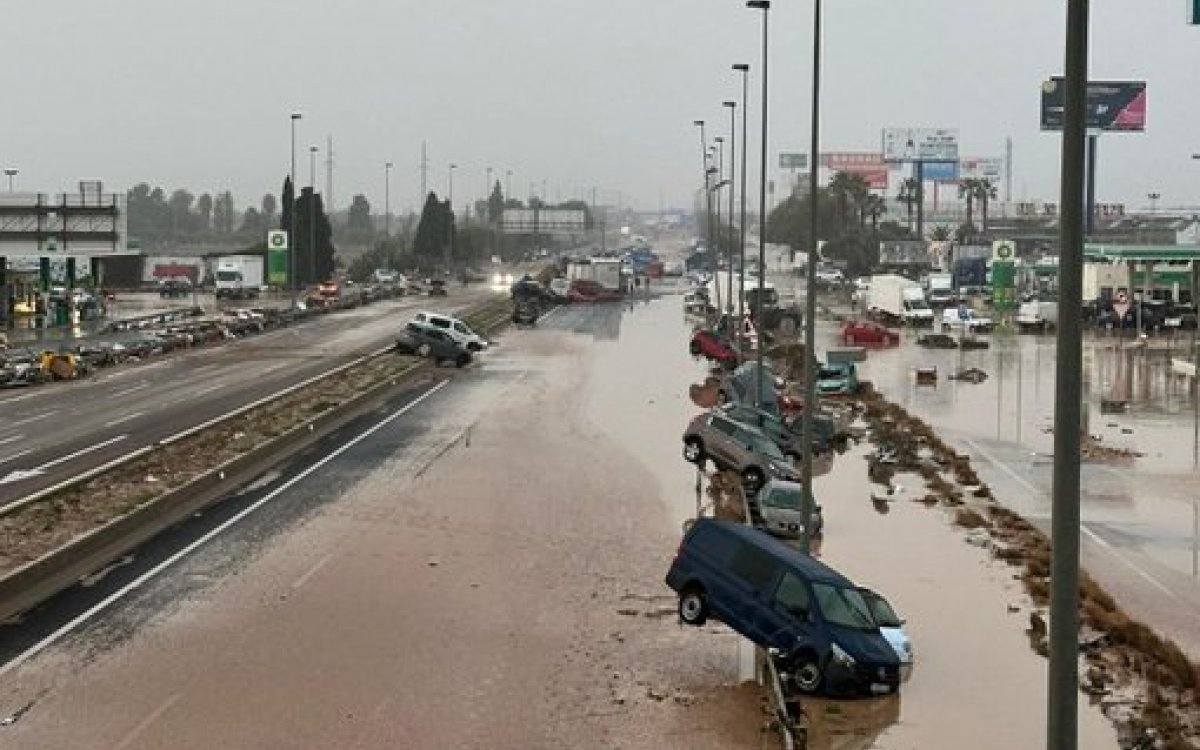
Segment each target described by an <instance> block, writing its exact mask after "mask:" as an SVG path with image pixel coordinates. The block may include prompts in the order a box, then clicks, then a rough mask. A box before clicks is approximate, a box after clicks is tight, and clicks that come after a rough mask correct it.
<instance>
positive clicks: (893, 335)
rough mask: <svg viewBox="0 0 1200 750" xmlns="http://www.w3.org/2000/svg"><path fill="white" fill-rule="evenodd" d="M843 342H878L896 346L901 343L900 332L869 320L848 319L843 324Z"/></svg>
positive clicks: (854, 344)
mask: <svg viewBox="0 0 1200 750" xmlns="http://www.w3.org/2000/svg"><path fill="white" fill-rule="evenodd" d="M841 338H842V342H843V343H846V344H850V345H852V346H858V345H859V344H878V345H880V346H894V345H895V344H899V343H900V333H899V332H897V331H893V330H892V329H890V328H886V327H884V326H881V325H879V324H878V323H872V322H870V321H867V320H847V321H846V322H845V323H844V324H843V325H842V335H841Z"/></svg>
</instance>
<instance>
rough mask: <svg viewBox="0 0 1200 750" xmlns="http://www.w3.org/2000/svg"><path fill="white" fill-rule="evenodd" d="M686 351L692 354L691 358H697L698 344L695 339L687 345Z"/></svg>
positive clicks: (698, 352) (698, 354)
mask: <svg viewBox="0 0 1200 750" xmlns="http://www.w3.org/2000/svg"><path fill="white" fill-rule="evenodd" d="M688 351H689V352H691V353H692V356H693V357H699V356H700V342H699V341H696V340H695V339H692V342H691V343H690V344H688Z"/></svg>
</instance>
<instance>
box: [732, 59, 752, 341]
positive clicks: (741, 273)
mask: <svg viewBox="0 0 1200 750" xmlns="http://www.w3.org/2000/svg"><path fill="white" fill-rule="evenodd" d="M733 70H734V71H736V72H738V73H741V74H742V191H741V196H742V215H741V231H740V232H739V238H738V247H739V248H740V252H741V262H740V265H739V267H738V325H739V326H741V325H742V321H744V320H745V319H746V310H745V304H746V155H747V151H748V146H749V145H750V141H749V140H747V136H748V133H747V130H746V128H747V123H748V120H749V117H748V115H749V109H748V105H749V103H750V66H749V65H747V64H746V63H734V65H733ZM744 341H745V337H743V336H739V337H738V354H742V353H744V352H743V348H744V347H745V343H744Z"/></svg>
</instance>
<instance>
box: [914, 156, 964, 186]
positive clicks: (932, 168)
mask: <svg viewBox="0 0 1200 750" xmlns="http://www.w3.org/2000/svg"><path fill="white" fill-rule="evenodd" d="M958 175H959V169H958V162H956V161H931V162H921V176H922V177H924V178H925V179H926V180H927V181H928V182H958Z"/></svg>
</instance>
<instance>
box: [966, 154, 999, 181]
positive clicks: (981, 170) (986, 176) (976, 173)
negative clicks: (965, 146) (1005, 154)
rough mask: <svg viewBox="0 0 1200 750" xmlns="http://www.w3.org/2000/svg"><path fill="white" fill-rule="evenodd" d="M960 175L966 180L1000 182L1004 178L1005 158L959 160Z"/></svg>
mask: <svg viewBox="0 0 1200 750" xmlns="http://www.w3.org/2000/svg"><path fill="white" fill-rule="evenodd" d="M959 176H960V177H961V178H962V179H964V180H971V179H975V180H988V181H990V182H1000V181H1001V180H1003V179H1004V160H1003V159H963V160H962V161H961V162H959Z"/></svg>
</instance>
